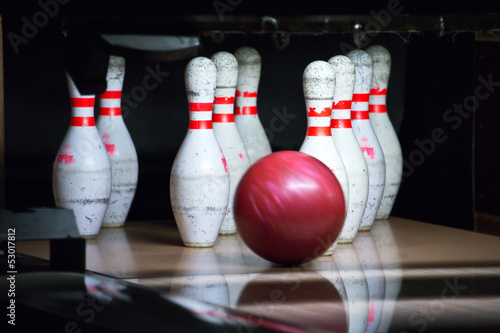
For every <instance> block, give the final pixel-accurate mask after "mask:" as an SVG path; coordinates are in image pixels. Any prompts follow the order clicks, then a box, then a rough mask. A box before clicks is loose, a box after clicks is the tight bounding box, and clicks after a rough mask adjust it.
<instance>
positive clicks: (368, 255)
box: [354, 232, 385, 333]
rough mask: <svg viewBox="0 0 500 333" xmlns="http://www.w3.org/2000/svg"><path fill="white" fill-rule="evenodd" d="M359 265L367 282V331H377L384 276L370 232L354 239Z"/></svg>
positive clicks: (368, 332) (383, 295)
mask: <svg viewBox="0 0 500 333" xmlns="http://www.w3.org/2000/svg"><path fill="white" fill-rule="evenodd" d="M354 247H355V248H356V252H357V253H358V257H359V261H360V262H361V267H363V271H364V272H365V276H366V281H367V282H368V294H369V301H368V304H369V307H370V312H369V315H368V325H367V327H366V332H367V333H373V332H377V329H378V327H379V325H380V321H381V320H382V310H383V307H384V299H385V276H384V271H383V270H382V264H381V262H380V258H379V256H378V253H377V248H376V246H375V243H374V242H373V238H372V235H371V233H370V232H363V233H360V234H358V236H357V237H356V240H355V241H354Z"/></svg>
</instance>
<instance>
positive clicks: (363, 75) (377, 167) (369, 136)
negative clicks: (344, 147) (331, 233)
mask: <svg viewBox="0 0 500 333" xmlns="http://www.w3.org/2000/svg"><path fill="white" fill-rule="evenodd" d="M347 56H348V57H349V58H350V59H351V60H352V62H353V63H354V65H355V66H356V79H355V81H354V94H353V96H352V111H351V123H352V129H353V131H354V135H355V136H356V139H357V140H358V143H359V145H360V147H361V151H362V152H363V155H364V157H365V160H366V164H367V166H368V182H369V184H370V187H369V189H368V201H367V202H366V208H365V212H364V214H363V220H362V221H361V224H360V227H359V229H360V230H370V228H371V226H372V224H373V221H374V220H375V215H376V214H377V210H378V207H379V206H380V201H381V200H382V195H383V193H384V184H385V160H384V153H383V151H382V147H381V146H380V143H379V141H378V139H377V135H376V134H375V131H374V130H373V127H372V125H371V124H370V117H369V115H368V99H369V95H370V86H371V82H372V66H373V63H372V59H371V58H370V56H369V55H368V53H366V52H365V51H363V50H353V51H351V52H349V53H348V54H347Z"/></svg>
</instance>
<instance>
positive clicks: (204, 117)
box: [188, 102, 213, 130]
mask: <svg viewBox="0 0 500 333" xmlns="http://www.w3.org/2000/svg"><path fill="white" fill-rule="evenodd" d="M188 105H189V125H188V128H189V129H191V130H203V129H212V128H213V127H212V109H213V102H211V103H207V102H201V103H200V102H198V103H195V102H189V103H188Z"/></svg>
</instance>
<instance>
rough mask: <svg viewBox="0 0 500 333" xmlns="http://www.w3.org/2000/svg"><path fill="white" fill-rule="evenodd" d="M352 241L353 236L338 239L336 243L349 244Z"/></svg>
mask: <svg viewBox="0 0 500 333" xmlns="http://www.w3.org/2000/svg"><path fill="white" fill-rule="evenodd" d="M352 242H354V238H348V239H339V242H338V244H349V243H352Z"/></svg>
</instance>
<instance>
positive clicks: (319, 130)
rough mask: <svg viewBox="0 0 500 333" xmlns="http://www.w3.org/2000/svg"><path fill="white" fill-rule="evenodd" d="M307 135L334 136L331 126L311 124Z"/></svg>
mask: <svg viewBox="0 0 500 333" xmlns="http://www.w3.org/2000/svg"><path fill="white" fill-rule="evenodd" d="M307 136H332V130H331V129H330V127H323V126H322V127H316V126H311V127H308V128H307Z"/></svg>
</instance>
